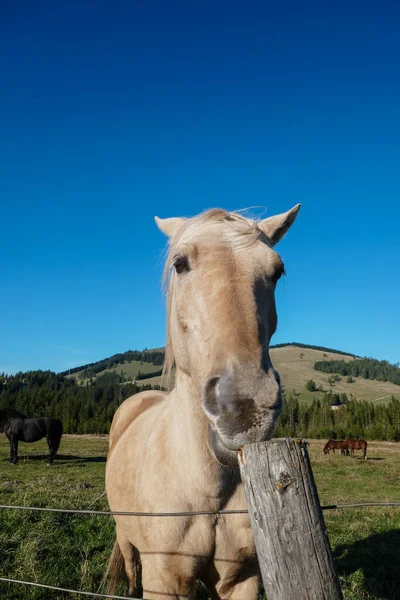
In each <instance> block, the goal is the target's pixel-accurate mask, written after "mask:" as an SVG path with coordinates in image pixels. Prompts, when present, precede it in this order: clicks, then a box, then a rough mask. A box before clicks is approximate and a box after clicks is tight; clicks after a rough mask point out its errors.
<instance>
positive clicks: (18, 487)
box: [0, 436, 400, 600]
mask: <svg viewBox="0 0 400 600" xmlns="http://www.w3.org/2000/svg"><path fill="white" fill-rule="evenodd" d="M107 443H108V441H107V438H106V437H89V436H64V438H63V439H62V442H61V447H60V455H59V458H58V460H57V459H56V462H55V463H54V465H53V466H52V467H47V466H46V465H45V462H44V457H45V454H46V450H47V447H46V444H45V442H43V441H42V442H38V443H36V444H20V449H19V453H20V462H19V464H18V465H16V466H15V465H10V464H9V463H8V462H7V460H6V459H7V458H8V444H7V440H6V439H5V437H4V436H0V503H1V504H9V505H25V506H27V505H31V506H49V507H59V508H76V509H82V508H87V507H89V506H91V505H92V508H97V509H105V510H107V508H108V507H107V500H106V498H105V497H104V496H103V497H102V498H100V499H98V498H99V496H100V495H101V494H102V492H103V491H104V467H105V460H106V453H107ZM323 444H324V442H323V441H322V440H311V442H310V457H311V462H312V466H313V471H314V475H315V479H316V483H317V487H318V491H319V494H320V500H321V504H322V505H324V504H337V503H350V502H355V501H362V500H365V501H371V502H372V501H373V502H377V501H389V500H391V501H397V502H400V444H396V443H387V442H371V443H370V444H369V452H368V460H367V461H363V460H362V459H361V454H360V453H358V456H357V454H356V456H355V457H354V458H353V457H343V456H339V455H338V454H336V455H335V456H333V455H330V456H325V455H324V454H323V453H322V448H323ZM324 516H325V520H326V524H327V528H328V533H329V538H330V542H331V545H332V549H333V552H334V556H335V559H336V565H337V569H338V573H339V577H340V580H341V585H342V589H343V593H344V597H345V599H346V600H378V599H379V600H400V508H364V509H342V510H340V511H339V510H337V511H326V512H325V513H324ZM113 537H114V527H113V521H112V518H111V517H104V516H103V517H101V516H78V515H65V514H51V513H34V512H28V511H26V512H25V511H16V510H3V509H1V510H0V557H1V561H0V575H1V576H3V577H11V578H15V579H23V580H27V581H37V582H40V583H46V584H49V585H57V586H60V587H68V588H74V589H83V590H88V591H99V587H100V584H101V579H102V576H103V574H104V570H105V566H106V563H107V560H108V557H109V554H110V551H111V548H112V544H113ZM0 597H1V598H4V599H6V600H17V599H18V600H19V599H22V600H28V599H29V600H32V599H35V600H38V599H40V600H43V599H46V600H47V599H49V600H56V599H61V598H65V600H67V598H72V596H71V595H65V596H64V595H62V594H60V593H57V592H50V591H43V590H39V589H36V588H25V587H22V586H20V585H17V584H4V583H3V584H1V583H0ZM75 598H78V596H76V597H75ZM198 598H199V599H200V598H201V600H204V599H205V598H206V596H205V595H204V592H202V591H201V590H199V594H198Z"/></svg>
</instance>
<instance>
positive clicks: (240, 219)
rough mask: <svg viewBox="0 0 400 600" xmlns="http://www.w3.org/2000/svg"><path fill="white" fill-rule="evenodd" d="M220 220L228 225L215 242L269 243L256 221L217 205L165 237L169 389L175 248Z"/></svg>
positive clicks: (166, 378) (238, 245)
mask: <svg viewBox="0 0 400 600" xmlns="http://www.w3.org/2000/svg"><path fill="white" fill-rule="evenodd" d="M221 223H227V224H229V229H227V231H226V232H225V235H224V236H223V237H222V238H221V239H218V240H215V237H214V238H213V243H214V244H215V245H218V244H221V245H223V244H229V245H230V246H232V247H234V248H235V249H242V248H248V247H250V246H253V245H254V244H256V243H257V241H259V240H260V239H262V240H263V241H264V242H265V243H267V244H268V245H269V246H271V247H272V243H271V241H270V240H269V238H268V237H267V236H266V235H265V234H264V233H263V232H262V231H261V229H259V227H258V221H256V220H254V219H250V218H246V217H244V216H242V215H241V214H238V213H236V212H229V211H226V210H223V209H220V208H212V209H210V210H207V211H204V212H202V213H200V214H199V215H197V216H196V217H193V218H192V219H186V220H185V221H184V222H183V224H182V226H181V227H180V229H179V231H178V232H177V233H176V234H175V235H174V236H173V238H172V239H170V240H169V246H168V253H167V258H166V261H165V267H164V273H163V288H164V292H165V293H166V297H167V302H166V305H167V341H166V346H165V359H164V365H163V373H162V383H166V387H167V389H171V375H172V369H173V367H174V364H175V357H174V353H173V349H172V343H171V332H170V326H169V317H170V312H171V311H170V309H171V297H172V288H173V277H172V276H171V275H172V267H173V263H174V259H175V258H176V249H177V247H178V245H179V243H180V242H181V241H182V239H184V238H186V237H188V238H189V239H190V238H191V237H192V236H193V235H194V234H195V233H196V232H197V231H198V230H199V229H200V228H202V227H209V228H210V230H211V229H212V226H213V225H216V224H221Z"/></svg>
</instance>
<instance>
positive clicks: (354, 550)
mask: <svg viewBox="0 0 400 600" xmlns="http://www.w3.org/2000/svg"><path fill="white" fill-rule="evenodd" d="M334 555H335V559H336V566H337V572H338V574H339V575H344V576H346V577H348V576H350V575H351V574H352V573H354V572H356V571H359V570H361V571H362V573H363V577H364V586H365V590H366V591H367V592H368V593H369V594H371V595H373V596H374V597H377V598H380V599H381V600H400V569H399V564H400V530H397V529H393V530H390V531H386V532H385V533H377V534H375V535H371V536H370V537H368V538H365V539H363V540H359V541H357V542H355V543H354V544H349V545H347V544H343V545H341V546H338V547H337V548H336V550H335V552H334Z"/></svg>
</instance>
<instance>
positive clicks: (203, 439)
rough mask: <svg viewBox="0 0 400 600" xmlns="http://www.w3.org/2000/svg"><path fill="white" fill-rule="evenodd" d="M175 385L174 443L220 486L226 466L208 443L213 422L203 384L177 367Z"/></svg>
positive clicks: (213, 483) (173, 407)
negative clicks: (205, 404) (204, 401)
mask: <svg viewBox="0 0 400 600" xmlns="http://www.w3.org/2000/svg"><path fill="white" fill-rule="evenodd" d="M175 382H176V383H175V388H174V389H173V391H172V392H171V401H172V402H171V409H172V411H173V415H172V420H173V422H174V425H175V427H174V431H173V432H172V436H173V437H174V445H175V447H176V449H177V452H178V453H179V455H180V456H181V457H182V456H185V457H186V460H187V461H190V462H191V463H192V465H193V467H194V468H195V469H196V470H197V471H196V472H198V474H199V476H202V475H203V476H204V478H205V480H206V483H207V485H208V484H210V485H212V486H213V485H215V484H216V485H217V486H218V487H220V485H221V481H222V480H224V478H225V473H224V471H226V468H225V467H222V466H221V465H220V463H219V462H218V461H217V460H216V458H215V456H214V455H213V454H212V452H211V450H210V448H209V445H208V435H209V425H210V422H209V420H208V418H207V416H206V414H205V412H204V411H203V409H202V405H201V400H202V399H201V388H199V386H197V385H196V383H195V382H193V381H192V379H191V378H190V377H189V376H188V375H186V374H185V373H183V372H182V371H180V370H179V369H177V370H176V379H175Z"/></svg>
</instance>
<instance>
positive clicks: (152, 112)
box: [0, 0, 400, 372]
mask: <svg viewBox="0 0 400 600" xmlns="http://www.w3.org/2000/svg"><path fill="white" fill-rule="evenodd" d="M399 29H400V7H399V5H398V4H397V3H395V2H392V1H390V2H385V1H383V2H379V3H376V2H351V3H349V2H342V1H340V2H335V3H333V2H331V3H326V2H320V1H318V2H312V3H311V2H306V3H299V2H284V3H271V2H265V1H263V2H252V3H248V4H247V5H245V4H244V3H242V2H237V3H236V2H232V1H231V2H211V1H196V0H191V1H189V2H188V1H187V0H182V1H179V2H178V1H174V0H171V1H170V2H165V1H157V2H156V1H146V0H145V1H144V2H136V1H129V0H126V1H125V2H121V1H119V0H115V1H113V2H102V1H101V0H97V1H92V2H89V1H87V0H79V1H71V0H68V1H66V0H58V1H57V2H51V1H48V2H31V1H25V2H24V1H21V2H12V1H11V0H6V1H5V2H3V3H1V7H0V64H1V74H2V75H1V78H0V132H1V133H0V201H1V213H0V215H1V218H0V223H1V229H0V262H1V289H0V323H1V332H0V371H2V370H5V371H6V372H14V371H16V370H27V369H36V368H43V369H47V368H50V369H53V370H56V371H58V370H63V369H66V368H68V367H72V366H75V365H79V364H83V363H87V362H91V361H96V360H99V359H102V358H104V357H106V356H109V355H111V354H114V353H116V352H123V351H125V350H128V349H141V348H144V347H149V348H150V347H158V346H161V345H163V343H164V339H165V337H164V336H165V327H164V318H165V317H164V304H163V299H162V295H161V271H162V252H163V247H164V242H165V240H164V237H163V236H162V234H161V233H160V232H159V231H158V230H157V229H156V227H155V224H154V221H153V216H154V215H158V216H160V217H167V216H178V215H182V216H190V215H194V214H196V213H198V212H200V211H202V210H204V209H206V208H211V207H214V206H218V207H223V208H227V209H231V210H232V209H233V210H234V209H241V208H243V207H247V206H253V205H262V206H265V207H266V208H267V210H268V213H267V214H273V213H276V212H282V211H285V210H287V209H289V208H290V207H291V206H293V205H294V204H296V203H297V202H301V203H302V205H303V207H302V210H301V212H300V215H299V217H298V220H297V222H296V224H295V226H294V227H293V229H292V230H291V231H290V232H289V234H288V236H287V238H286V239H285V240H284V241H283V242H282V243H281V245H280V252H281V255H282V257H283V259H284V262H285V265H286V270H287V273H288V276H287V278H286V279H285V280H284V281H282V282H281V283H280V284H279V290H278V293H277V300H278V311H279V327H278V331H277V333H276V335H275V336H274V338H273V342H275V343H279V342H284V341H299V342H304V343H310V344H318V345H324V346H328V347H333V348H339V349H343V350H348V351H352V352H355V353H357V354H360V355H362V356H364V355H366V356H373V357H376V358H380V359H384V358H386V359H388V360H390V361H391V362H397V361H399V360H400V342H399V337H400V317H399V306H400V278H399V271H400V269H399V265H400V241H399V237H400V233H399V231H400V143H399V140H400V110H399V107H400V38H399ZM256 212H257V211H256ZM260 212H262V211H260Z"/></svg>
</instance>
